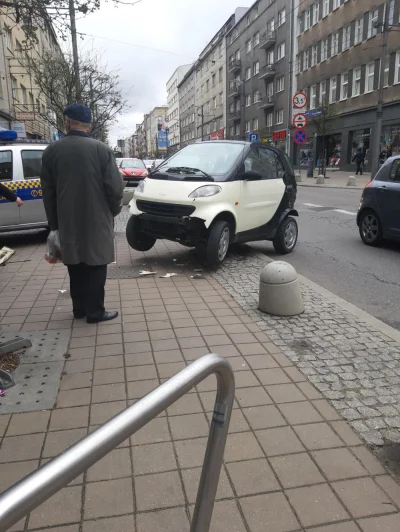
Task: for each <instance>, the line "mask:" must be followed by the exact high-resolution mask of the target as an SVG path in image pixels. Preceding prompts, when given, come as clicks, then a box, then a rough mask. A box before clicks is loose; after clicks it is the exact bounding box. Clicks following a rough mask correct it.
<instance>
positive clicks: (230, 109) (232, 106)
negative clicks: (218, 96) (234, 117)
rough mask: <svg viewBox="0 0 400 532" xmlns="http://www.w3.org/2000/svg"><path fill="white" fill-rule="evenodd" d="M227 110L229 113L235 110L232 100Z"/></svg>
mask: <svg viewBox="0 0 400 532" xmlns="http://www.w3.org/2000/svg"><path fill="white" fill-rule="evenodd" d="M229 112H230V113H234V112H235V104H234V103H233V102H232V103H231V104H230V105H229Z"/></svg>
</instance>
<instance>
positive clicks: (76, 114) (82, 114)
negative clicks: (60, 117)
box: [64, 103, 92, 124]
mask: <svg viewBox="0 0 400 532" xmlns="http://www.w3.org/2000/svg"><path fill="white" fill-rule="evenodd" d="M64 116H66V117H67V118H71V120H77V121H78V122H83V123H84V124H90V122H91V121H92V112H91V110H90V109H89V107H87V106H86V105H83V104H82V103H71V105H67V107H66V108H65V109H64Z"/></svg>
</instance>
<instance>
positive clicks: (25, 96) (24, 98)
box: [21, 85, 28, 105]
mask: <svg viewBox="0 0 400 532" xmlns="http://www.w3.org/2000/svg"><path fill="white" fill-rule="evenodd" d="M21 101H22V103H23V104H24V105H26V104H27V103H28V92H27V90H26V87H24V86H23V85H21Z"/></svg>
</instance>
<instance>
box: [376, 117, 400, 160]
mask: <svg viewBox="0 0 400 532" xmlns="http://www.w3.org/2000/svg"><path fill="white" fill-rule="evenodd" d="M380 155H381V156H382V157H380V158H381V159H383V160H385V159H386V158H387V157H392V155H400V124H398V125H395V126H385V127H384V128H383V130H382V136H381V153H380Z"/></svg>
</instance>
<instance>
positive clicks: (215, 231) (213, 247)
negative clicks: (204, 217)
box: [206, 220, 231, 266]
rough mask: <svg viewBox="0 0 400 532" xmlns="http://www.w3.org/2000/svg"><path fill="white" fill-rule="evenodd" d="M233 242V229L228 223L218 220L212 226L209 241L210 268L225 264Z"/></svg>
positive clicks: (207, 255) (208, 261) (208, 260)
mask: <svg viewBox="0 0 400 532" xmlns="http://www.w3.org/2000/svg"><path fill="white" fill-rule="evenodd" d="M230 241H231V229H230V226H229V224H228V222H224V221H223V220H217V221H216V222H215V223H213V224H212V226H211V228H210V231H209V234H208V241H207V248H206V260H207V263H208V265H209V266H218V265H219V264H222V263H223V262H224V259H225V257H226V254H227V253H228V248H229V244H230Z"/></svg>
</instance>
